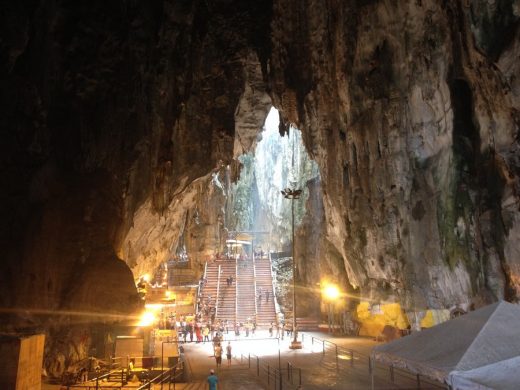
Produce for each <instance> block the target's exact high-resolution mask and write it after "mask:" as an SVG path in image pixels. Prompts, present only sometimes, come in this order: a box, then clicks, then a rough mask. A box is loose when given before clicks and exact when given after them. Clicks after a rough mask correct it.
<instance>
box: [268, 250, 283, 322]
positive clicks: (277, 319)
mask: <svg viewBox="0 0 520 390" xmlns="http://www.w3.org/2000/svg"><path fill="white" fill-rule="evenodd" d="M268 259H269V272H270V273H271V284H272V287H273V302H274V312H275V315H276V318H275V320H276V325H277V326H278V324H279V319H280V313H281V311H280V305H279V304H278V297H277V296H276V281H275V278H274V275H273V263H272V261H271V252H268ZM282 331H283V330H282Z"/></svg>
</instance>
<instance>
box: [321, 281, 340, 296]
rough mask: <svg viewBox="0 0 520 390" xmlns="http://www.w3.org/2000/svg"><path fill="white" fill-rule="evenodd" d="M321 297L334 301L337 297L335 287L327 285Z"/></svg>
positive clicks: (337, 293)
mask: <svg viewBox="0 0 520 390" xmlns="http://www.w3.org/2000/svg"><path fill="white" fill-rule="evenodd" d="M323 295H325V298H327V299H330V300H334V299H337V298H338V297H339V290H338V288H337V287H336V286H335V285H333V284H329V285H327V286H325V288H324V289H323Z"/></svg>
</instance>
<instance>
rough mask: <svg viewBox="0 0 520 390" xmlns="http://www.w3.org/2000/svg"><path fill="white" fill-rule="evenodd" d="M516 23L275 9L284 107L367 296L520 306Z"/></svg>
mask: <svg viewBox="0 0 520 390" xmlns="http://www.w3.org/2000/svg"><path fill="white" fill-rule="evenodd" d="M519 15H520V9H519V3H518V1H496V2H495V1H493V2H487V1H427V0H422V1H416V0H413V1H385V0H381V1H332V2H321V1H306V2H305V6H301V2H299V1H293V0H279V1H275V2H274V7H273V23H272V37H273V43H272V44H273V47H272V55H271V58H270V60H271V62H270V69H271V73H270V76H271V77H270V83H271V84H270V85H271V87H272V95H273V99H274V102H275V105H276V106H277V107H279V108H280V110H281V113H282V115H283V117H284V118H285V120H286V121H288V122H292V123H296V124H297V126H298V127H299V128H301V129H302V131H303V134H304V140H305V143H306V146H307V148H308V150H309V152H310V153H311V155H312V156H314V157H315V158H316V161H317V162H318V165H319V166H320V171H321V177H322V187H323V202H324V212H325V220H326V221H327V222H326V240H327V241H328V242H329V243H330V244H331V245H332V247H333V248H334V249H335V250H336V251H337V253H339V255H340V257H341V258H342V259H343V262H344V267H345V270H346V272H347V275H348V280H349V283H350V284H352V285H353V286H355V287H357V288H359V290H360V292H361V295H362V296H363V297H365V298H372V299H375V300H385V299H386V300H390V301H392V300H397V301H399V302H401V303H402V304H403V306H404V307H405V308H424V307H430V308H446V307H453V306H455V305H462V306H464V307H467V306H466V305H469V304H470V303H475V304H481V303H483V302H486V301H492V300H496V299H499V298H507V299H517V298H518V296H519V292H520V284H519V282H518V281H519V279H518V272H519V266H520V263H519V262H518V256H517V255H516V251H517V250H518V249H513V248H517V237H518V229H519V225H518V216H519V213H518V211H519V203H518V200H519V199H518V184H519V183H518V157H517V155H518V130H519V124H520V123H519V117H518V112H519V111H518V109H519V101H518V98H519V90H518V81H517V77H518V63H519V62H518V57H519V52H518V37H519V35H518V34H519V32H518V18H519ZM327 258H328V259H329V260H332V259H334V258H335V257H334V256H328V257H327V256H325V257H324V258H322V259H321V260H323V259H325V261H327Z"/></svg>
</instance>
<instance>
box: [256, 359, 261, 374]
mask: <svg viewBox="0 0 520 390" xmlns="http://www.w3.org/2000/svg"><path fill="white" fill-rule="evenodd" d="M256 376H260V359H259V358H258V356H257V357H256Z"/></svg>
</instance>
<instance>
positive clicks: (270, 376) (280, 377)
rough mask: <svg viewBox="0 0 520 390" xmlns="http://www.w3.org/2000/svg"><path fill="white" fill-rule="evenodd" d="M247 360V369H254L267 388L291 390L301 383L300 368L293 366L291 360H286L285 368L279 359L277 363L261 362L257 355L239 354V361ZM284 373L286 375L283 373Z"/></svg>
mask: <svg viewBox="0 0 520 390" xmlns="http://www.w3.org/2000/svg"><path fill="white" fill-rule="evenodd" d="M244 360H245V361H247V366H248V368H249V369H254V370H255V372H256V376H257V377H259V378H260V380H261V381H263V382H265V383H267V388H268V389H273V390H284V389H286V390H293V389H299V388H301V385H302V370H301V368H298V367H295V366H294V365H293V364H292V363H291V362H287V368H286V369H284V368H282V365H281V361H280V360H279V361H278V364H277V365H274V364H270V363H269V361H268V360H267V359H265V360H267V362H263V361H262V359H261V358H260V357H259V356H257V355H254V354H253V355H252V354H248V355H243V354H241V355H240V362H241V363H244ZM285 373H286V375H285Z"/></svg>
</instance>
